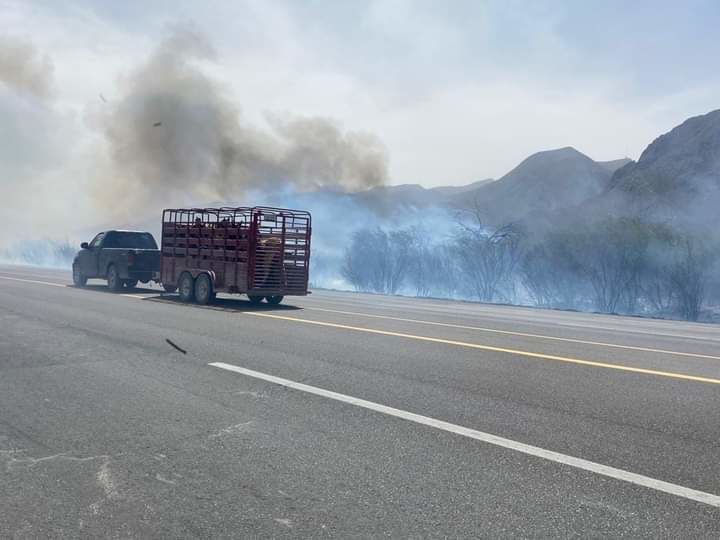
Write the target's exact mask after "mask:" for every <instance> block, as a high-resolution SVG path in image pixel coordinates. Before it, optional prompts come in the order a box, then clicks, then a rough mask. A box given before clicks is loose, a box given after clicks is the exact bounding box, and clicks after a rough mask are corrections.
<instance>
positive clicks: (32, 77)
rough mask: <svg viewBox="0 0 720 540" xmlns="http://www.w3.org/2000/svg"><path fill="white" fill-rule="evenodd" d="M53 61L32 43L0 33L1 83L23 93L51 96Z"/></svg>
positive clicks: (39, 96)
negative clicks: (39, 51)
mask: <svg viewBox="0 0 720 540" xmlns="http://www.w3.org/2000/svg"><path fill="white" fill-rule="evenodd" d="M52 77H53V64H52V62H51V61H50V59H49V58H48V57H47V56H42V55H40V54H38V52H37V50H36V49H35V47H34V46H33V45H32V44H31V43H28V42H25V41H22V40H19V39H16V38H11V37H8V36H0V83H2V84H4V85H6V86H7V87H8V88H10V89H11V90H13V91H15V92H17V93H19V94H30V95H32V96H34V97H36V98H42V99H44V98H47V97H48V96H49V95H50V91H51V87H52V84H51V83H52Z"/></svg>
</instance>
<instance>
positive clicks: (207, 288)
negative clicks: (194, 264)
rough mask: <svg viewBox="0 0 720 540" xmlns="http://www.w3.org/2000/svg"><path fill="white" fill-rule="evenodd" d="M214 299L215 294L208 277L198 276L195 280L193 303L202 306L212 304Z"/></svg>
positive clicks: (205, 275) (204, 275)
mask: <svg viewBox="0 0 720 540" xmlns="http://www.w3.org/2000/svg"><path fill="white" fill-rule="evenodd" d="M214 297H215V294H214V292H213V285H212V280H211V279H210V276H208V275H207V274H200V275H199V276H198V277H197V279H196V280H195V301H196V302H197V303H198V304H201V305H203V306H204V305H206V304H209V303H210V302H212V301H213V299H214Z"/></svg>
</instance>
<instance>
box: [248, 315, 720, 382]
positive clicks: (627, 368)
mask: <svg viewBox="0 0 720 540" xmlns="http://www.w3.org/2000/svg"><path fill="white" fill-rule="evenodd" d="M242 313H243V314H244V315H252V316H254V317H266V318H268V319H279V320H284V321H292V322H299V323H305V324H313V325H316V326H325V327H328V328H339V329H342V330H353V331H356V332H365V333H368V334H379V335H382V336H392V337H400V338H406V339H414V340H418V341H429V342H431V343H442V344H445V345H455V346H457V347H466V348H469V349H479V350H482V351H492V352H499V353H506V354H514V355H518V356H526V357H528V358H538V359H541V360H552V361H555V362H565V363H568V364H577V365H581V366H591V367H597V368H604V369H615V370H618V371H629V372H631V373H642V374H643V375H655V376H658V377H668V378H671V379H681V380H686V381H695V382H703V383H710V384H720V379H712V378H709V377H699V376H697V375H687V374H684V373H673V372H671V371H658V370H655V369H645V368H638V367H631V366H624V365H621V364H608V363H605V362H596V361H594V360H581V359H579V358H571V357H567V356H555V355H552V354H543V353H535V352H530V351H521V350H517V349H506V348H503V347H492V346H490V345H481V344H479V343H468V342H466V341H455V340H451V339H442V338H434V337H429V336H418V335H415V334H405V333H402V332H390V331H387V330H377V329H374V328H362V327H360V326H350V325H347V324H337V323H330V322H324V321H313V320H310V319H300V318H297V317H288V316H285V315H271V314H269V313H259V312H257V311H243V312H242Z"/></svg>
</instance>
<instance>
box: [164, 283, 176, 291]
mask: <svg viewBox="0 0 720 540" xmlns="http://www.w3.org/2000/svg"><path fill="white" fill-rule="evenodd" d="M163 289H165V292H169V293H174V292H175V291H177V286H175V285H168V284H167V283H163Z"/></svg>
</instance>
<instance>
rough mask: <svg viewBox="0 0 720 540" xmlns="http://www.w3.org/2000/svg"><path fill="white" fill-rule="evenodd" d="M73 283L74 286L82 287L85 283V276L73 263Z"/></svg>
mask: <svg viewBox="0 0 720 540" xmlns="http://www.w3.org/2000/svg"><path fill="white" fill-rule="evenodd" d="M72 270H73V284H74V285H75V286H76V287H84V286H85V285H86V284H87V278H86V277H85V276H84V275H83V273H82V272H81V271H80V268H78V266H77V265H76V264H73V267H72Z"/></svg>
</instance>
